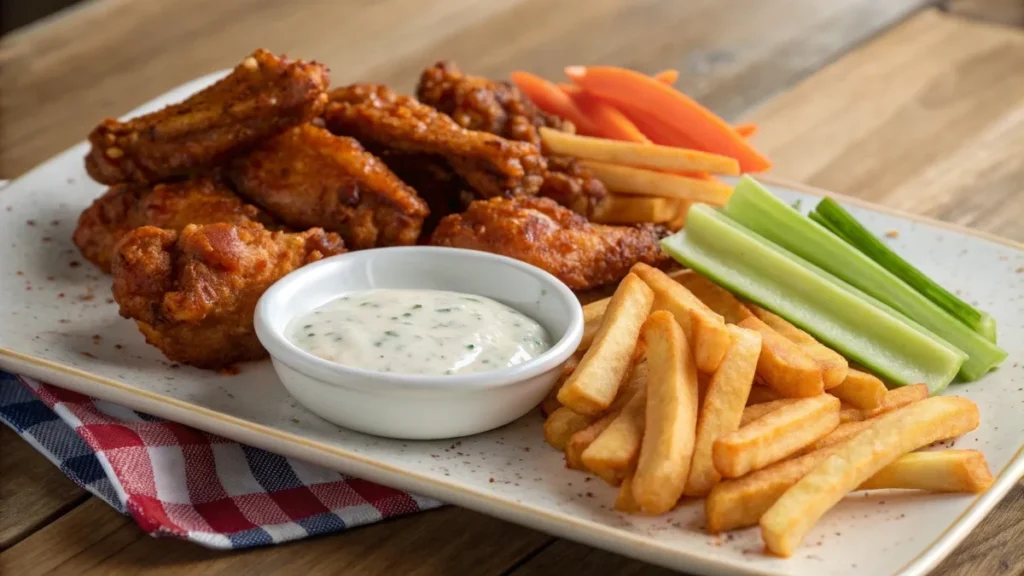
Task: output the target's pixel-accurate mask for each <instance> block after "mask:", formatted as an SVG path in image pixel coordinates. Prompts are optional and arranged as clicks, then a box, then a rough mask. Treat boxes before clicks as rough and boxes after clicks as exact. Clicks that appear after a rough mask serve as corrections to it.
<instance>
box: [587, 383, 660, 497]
mask: <svg viewBox="0 0 1024 576" xmlns="http://www.w3.org/2000/svg"><path fill="white" fill-rule="evenodd" d="M646 406H647V390H646V388H641V389H640V390H638V391H637V393H636V394H634V395H633V397H632V398H631V399H630V400H629V402H627V403H626V405H625V406H623V407H622V410H621V411H619V413H618V414H617V415H616V416H615V418H614V419H613V420H612V421H611V422H610V423H609V425H608V426H607V427H606V428H605V429H604V430H603V431H602V432H601V433H600V435H598V436H597V438H595V439H594V441H593V442H591V443H590V445H589V446H587V449H586V450H584V451H583V454H582V455H581V458H580V459H581V461H582V463H583V467H584V468H585V469H587V470H590V471H591V472H593V473H595V474H597V475H598V476H600V477H601V478H604V479H607V478H615V479H617V480H620V481H621V479H622V478H623V477H624V476H625V475H626V472H627V471H628V470H629V469H630V467H631V466H632V465H633V464H634V463H635V462H636V458H637V455H639V453H640V441H641V440H642V439H643V437H644V412H645V410H646ZM615 484H618V482H615Z"/></svg>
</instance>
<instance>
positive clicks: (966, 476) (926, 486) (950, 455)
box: [857, 450, 994, 494]
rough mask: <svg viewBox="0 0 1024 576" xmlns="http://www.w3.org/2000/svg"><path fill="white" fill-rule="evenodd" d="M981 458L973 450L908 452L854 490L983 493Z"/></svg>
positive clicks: (985, 480)
mask: <svg viewBox="0 0 1024 576" xmlns="http://www.w3.org/2000/svg"><path fill="white" fill-rule="evenodd" d="M993 481H994V479H993V478H992V472H991V471H990V470H989V468H988V462H986V461H985V455H984V454H982V453H981V452H978V451H977V450H936V451H932V452H911V453H910V454H904V455H903V456H900V457H899V458H898V459H897V460H896V461H895V462H893V463H892V464H889V465H888V466H886V467H885V468H882V469H881V470H879V471H878V472H877V473H875V475H874V476H872V477H871V478H868V479H867V480H866V481H865V482H864V483H862V484H861V485H860V486H858V487H857V490H887V489H904V490H927V491H929V492H967V493H974V494H976V493H979V492H984V491H985V490H987V489H988V487H989V486H991V485H992V482H993Z"/></svg>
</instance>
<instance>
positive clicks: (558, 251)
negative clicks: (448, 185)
mask: <svg viewBox="0 0 1024 576" xmlns="http://www.w3.org/2000/svg"><path fill="white" fill-rule="evenodd" d="M664 232H665V231H664V230H663V229H661V228H659V227H656V226H651V225H641V226H635V227H632V226H604V225H601V224H591V223H589V222H587V220H586V219H585V218H584V217H582V216H580V215H579V214H576V213H575V212H573V211H571V210H569V209H568V208H563V207H562V206H559V205H558V204H557V203H556V202H555V201H553V200H550V199H548V198H539V197H518V198H491V199H490V200H477V201H476V202H473V203H472V204H471V205H470V206H469V209H468V210H466V212H464V213H462V214H452V215H450V216H447V217H446V218H444V219H443V220H442V221H441V224H440V225H438V227H437V229H436V230H434V234H433V236H432V237H431V244H434V245H436V246H451V247H453V248H469V249H472V250H483V251H485V252H492V253H495V254H501V255H504V256H509V257H511V258H515V259H517V260H522V261H524V262H528V263H530V264H533V265H534V266H537V267H539V268H543V269H544V270H547V271H548V272H550V273H552V274H554V275H555V276H556V277H558V279H559V280H561V281H562V282H565V283H566V284H567V285H568V286H569V287H570V288H572V289H573V290H586V289H590V288H595V287H598V286H602V285H605V284H611V283H613V282H618V281H619V280H621V279H622V278H623V277H625V276H626V274H627V273H629V269H630V268H631V267H632V266H633V264H636V263H637V262H645V263H647V264H651V265H660V264H662V263H665V262H666V261H667V256H665V254H664V253H663V252H662V251H661V248H659V247H658V240H659V239H660V238H661V236H663V235H664Z"/></svg>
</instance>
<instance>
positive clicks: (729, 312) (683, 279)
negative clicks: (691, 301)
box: [670, 270, 752, 324]
mask: <svg viewBox="0 0 1024 576" xmlns="http://www.w3.org/2000/svg"><path fill="white" fill-rule="evenodd" d="M670 276H671V277H672V279H673V280H675V281H676V282H679V283H680V284H682V285H683V287H685V288H686V289H687V290H689V291H690V292H691V293H692V294H693V295H694V296H696V297H697V299H699V300H700V301H701V302H703V303H704V304H706V305H707V307H708V308H710V309H711V310H712V311H714V312H715V313H716V314H719V315H721V316H722V318H724V319H725V321H726V322H728V323H729V324H738V323H740V322H741V321H743V320H744V319H746V318H748V317H750V316H751V315H752V314H751V312H750V310H749V309H748V308H747V306H746V305H745V304H743V302H741V301H740V299H739V298H737V297H735V296H733V295H732V293H731V292H729V291H728V290H726V289H725V288H722V287H721V286H719V285H718V284H715V283H714V282H712V281H711V280H708V279H707V278H705V277H704V276H701V275H700V274H698V273H696V272H694V271H693V270H683V271H682V272H679V273H677V274H670Z"/></svg>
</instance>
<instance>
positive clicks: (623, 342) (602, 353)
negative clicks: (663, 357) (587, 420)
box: [558, 274, 654, 415]
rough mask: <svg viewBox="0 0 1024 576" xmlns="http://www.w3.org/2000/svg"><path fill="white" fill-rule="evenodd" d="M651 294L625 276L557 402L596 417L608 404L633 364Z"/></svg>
mask: <svg viewBox="0 0 1024 576" xmlns="http://www.w3.org/2000/svg"><path fill="white" fill-rule="evenodd" d="M653 303H654V293H653V292H652V291H651V289H650V288H648V287H647V284H646V283H644V281H643V280H641V279H640V278H639V277H638V276H636V275H635V274H628V275H626V278H625V279H623V280H622V283H620V284H619V287H618V288H617V289H616V290H615V294H614V295H612V299H611V302H609V303H608V310H607V311H606V312H605V315H604V320H603V321H602V322H601V328H600V329H599V330H598V331H597V335H595V336H594V342H593V344H591V346H590V348H589V349H588V350H587V351H586V353H585V354H584V355H583V359H582V360H580V365H579V366H577V367H576V370H574V371H573V373H572V374H571V375H569V378H568V379H567V380H566V381H565V384H564V385H563V386H562V388H561V390H559V391H558V401H559V402H561V403H562V405H563V406H568V407H570V408H572V409H573V410H576V411H577V412H579V413H581V414H590V415H596V414H599V413H600V412H601V411H603V410H604V409H606V408H608V406H609V405H611V403H612V401H613V400H614V399H615V395H616V393H617V392H618V391H619V384H620V383H621V382H622V380H623V377H624V376H625V375H626V373H627V372H628V370H629V367H630V364H631V363H632V361H633V352H634V349H635V348H636V343H637V339H638V337H639V334H640V327H641V326H642V325H643V323H644V319H645V318H646V317H647V313H648V312H650V310H651V306H652V305H653Z"/></svg>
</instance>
